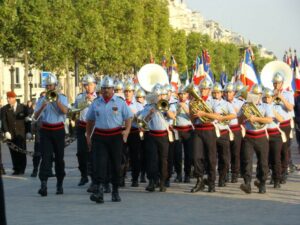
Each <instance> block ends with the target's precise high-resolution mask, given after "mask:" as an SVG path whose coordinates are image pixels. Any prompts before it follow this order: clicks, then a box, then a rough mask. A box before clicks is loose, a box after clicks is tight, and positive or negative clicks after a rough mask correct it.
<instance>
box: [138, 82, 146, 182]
mask: <svg viewBox="0 0 300 225" xmlns="http://www.w3.org/2000/svg"><path fill="white" fill-rule="evenodd" d="M136 86H137V85H136ZM135 90H136V91H135V99H136V101H137V102H139V103H140V104H142V106H143V107H144V106H145V105H146V104H147V101H146V93H145V91H144V90H143V89H142V88H141V87H139V88H138V89H136V87H135ZM140 132H142V133H141V134H142V135H143V136H144V137H145V131H140ZM141 142H142V143H141V149H140V151H141V175H140V182H141V183H146V154H145V149H146V145H145V140H144V138H143V137H142V140H141Z"/></svg>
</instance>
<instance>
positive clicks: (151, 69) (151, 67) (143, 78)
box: [137, 64, 169, 92]
mask: <svg viewBox="0 0 300 225" xmlns="http://www.w3.org/2000/svg"><path fill="white" fill-rule="evenodd" d="M137 78H138V81H139V84H140V85H141V87H142V88H143V89H144V90H145V91H147V92H151V91H152V88H153V87H154V85H155V84H157V83H159V84H161V85H165V84H169V78H168V74H167V73H166V71H165V70H164V68H163V67H162V66H160V65H158V64H146V65H144V66H143V67H142V68H141V69H140V71H139V72H138V75H137Z"/></svg>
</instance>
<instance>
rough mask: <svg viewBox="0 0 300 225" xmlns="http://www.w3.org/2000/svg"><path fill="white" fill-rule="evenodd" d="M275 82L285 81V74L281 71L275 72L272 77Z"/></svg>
mask: <svg viewBox="0 0 300 225" xmlns="http://www.w3.org/2000/svg"><path fill="white" fill-rule="evenodd" d="M272 81H273V83H280V82H283V81H284V76H283V75H282V74H281V73H278V72H277V73H275V75H274V77H273V79H272Z"/></svg>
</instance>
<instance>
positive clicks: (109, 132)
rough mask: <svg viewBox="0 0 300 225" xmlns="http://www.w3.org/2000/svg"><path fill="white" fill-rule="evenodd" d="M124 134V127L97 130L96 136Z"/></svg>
mask: <svg viewBox="0 0 300 225" xmlns="http://www.w3.org/2000/svg"><path fill="white" fill-rule="evenodd" d="M121 133H122V127H116V128H112V129H101V128H95V131H94V134H96V135H99V136H114V135H118V134H121Z"/></svg>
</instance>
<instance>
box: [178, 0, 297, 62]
mask: <svg viewBox="0 0 300 225" xmlns="http://www.w3.org/2000/svg"><path fill="white" fill-rule="evenodd" d="M184 2H185V3H186V4H187V6H188V8H190V9H192V10H195V11H199V12H200V13H201V15H202V16H204V18H205V20H210V19H211V20H215V21H216V22H219V23H220V24H221V25H222V26H223V27H224V28H227V29H229V30H231V31H234V32H237V33H239V34H241V35H242V36H243V37H245V38H246V39H249V40H250V41H251V43H255V44H262V45H263V46H264V47H265V48H266V49H267V50H270V51H273V53H274V54H275V55H276V56H277V58H278V59H280V60H281V59H282V57H283V55H284V51H285V50H288V49H289V48H292V50H293V49H296V50H297V56H298V57H299V56H300V1H299V0H251V1H243V0H184Z"/></svg>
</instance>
